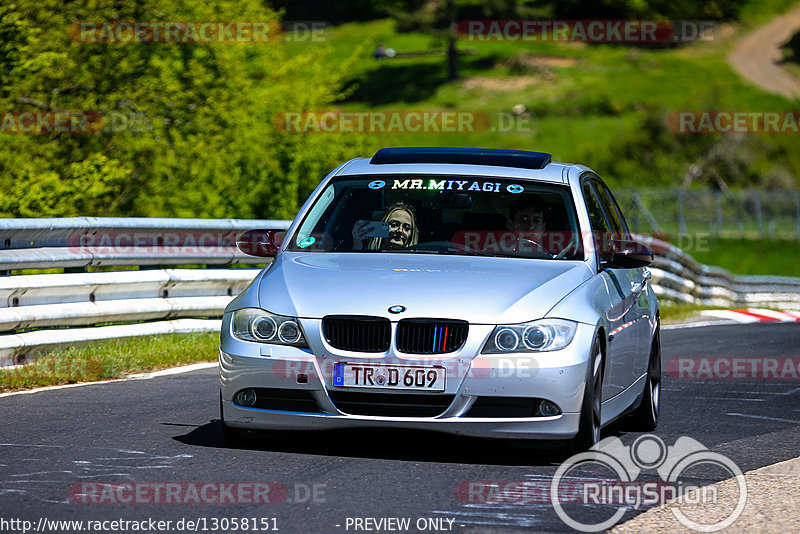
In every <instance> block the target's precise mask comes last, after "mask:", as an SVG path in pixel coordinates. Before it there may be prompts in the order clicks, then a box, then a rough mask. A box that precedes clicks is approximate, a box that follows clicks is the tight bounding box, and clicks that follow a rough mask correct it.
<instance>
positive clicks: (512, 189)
mask: <svg viewBox="0 0 800 534" xmlns="http://www.w3.org/2000/svg"><path fill="white" fill-rule="evenodd" d="M506 191H508V192H509V193H513V194H515V195H516V194H517V193H522V192H523V191H525V188H524V187H522V186H521V185H519V184H509V185H508V186H507V187H506Z"/></svg>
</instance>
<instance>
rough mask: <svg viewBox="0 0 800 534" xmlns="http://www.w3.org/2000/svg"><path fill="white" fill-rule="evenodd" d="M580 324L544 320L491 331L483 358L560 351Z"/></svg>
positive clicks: (569, 341) (501, 327) (504, 326)
mask: <svg viewBox="0 0 800 534" xmlns="http://www.w3.org/2000/svg"><path fill="white" fill-rule="evenodd" d="M577 328H578V323H575V322H572V321H567V320H566V319H541V320H539V321H533V322H530V323H525V324H511V325H499V326H497V327H495V329H494V331H492V335H491V336H489V339H488V340H487V341H486V344H485V345H484V346H483V350H482V351H481V352H482V353H483V354H507V353H509V352H545V351H551V350H560V349H563V348H564V347H566V346H567V345H569V344H570V343H571V342H572V338H574V337H575V331H576V330H577Z"/></svg>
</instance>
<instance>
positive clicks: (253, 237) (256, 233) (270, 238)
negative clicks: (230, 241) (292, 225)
mask: <svg viewBox="0 0 800 534" xmlns="http://www.w3.org/2000/svg"><path fill="white" fill-rule="evenodd" d="M285 236H286V231H285V230H248V231H247V232H245V233H243V234H242V235H240V236H239V237H237V238H236V248H238V249H239V250H240V251H241V252H244V253H245V254H247V255H248V256H259V257H262V258H269V257H272V256H275V255H276V254H277V253H278V250H280V248H281V243H283V238H284V237H285Z"/></svg>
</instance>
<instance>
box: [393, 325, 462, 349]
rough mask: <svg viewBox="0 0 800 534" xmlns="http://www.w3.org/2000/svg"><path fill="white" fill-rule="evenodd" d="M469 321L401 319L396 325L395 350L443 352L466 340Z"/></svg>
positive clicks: (457, 347) (460, 344)
mask: <svg viewBox="0 0 800 534" xmlns="http://www.w3.org/2000/svg"><path fill="white" fill-rule="evenodd" d="M468 333H469V323H467V322H466V321H452V320H442V319H403V320H402V321H400V323H399V324H398V326H397V350H399V351H400V352H405V353H409V354H445V353H447V352H455V351H457V350H458V349H460V348H461V347H462V346H463V345H464V342H465V341H466V340H467V334H468Z"/></svg>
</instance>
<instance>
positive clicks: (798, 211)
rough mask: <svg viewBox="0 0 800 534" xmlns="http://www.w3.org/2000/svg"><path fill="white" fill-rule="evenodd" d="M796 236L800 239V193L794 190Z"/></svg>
mask: <svg viewBox="0 0 800 534" xmlns="http://www.w3.org/2000/svg"><path fill="white" fill-rule="evenodd" d="M794 237H795V239H797V240H798V241H800V193H798V192H797V191H795V192H794Z"/></svg>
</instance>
